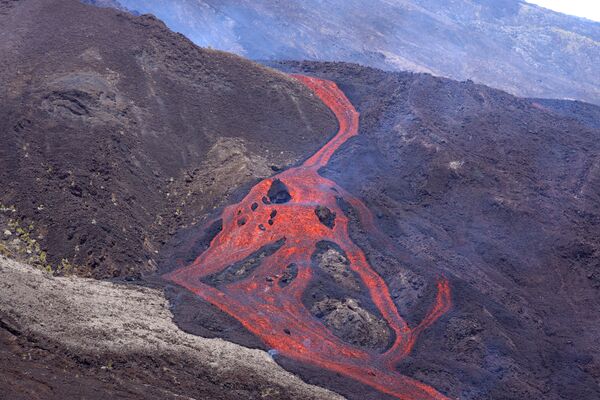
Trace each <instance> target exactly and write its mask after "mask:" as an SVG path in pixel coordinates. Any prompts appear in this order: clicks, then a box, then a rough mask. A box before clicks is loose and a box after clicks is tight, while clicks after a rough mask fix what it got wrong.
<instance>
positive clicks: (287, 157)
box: [0, 0, 336, 276]
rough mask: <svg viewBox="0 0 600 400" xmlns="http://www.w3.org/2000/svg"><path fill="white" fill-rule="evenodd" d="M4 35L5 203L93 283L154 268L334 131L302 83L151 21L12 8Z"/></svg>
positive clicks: (83, 8)
mask: <svg viewBox="0 0 600 400" xmlns="http://www.w3.org/2000/svg"><path fill="white" fill-rule="evenodd" d="M0 37H2V40H1V41H0V98H2V102H1V103H0V135H1V140H0V142H1V143H2V145H1V146H0V186H1V187H2V190H1V191H0V203H3V204H4V205H14V206H16V209H17V214H16V215H17V216H19V217H21V218H24V219H25V221H24V223H22V225H28V224H29V223H30V222H33V224H34V227H35V234H36V235H39V236H38V238H39V239H40V240H41V243H42V247H43V249H44V250H46V251H47V253H48V255H49V258H48V259H49V261H50V262H51V263H53V264H56V263H58V262H59V260H61V259H62V258H66V259H67V260H68V261H69V262H70V263H71V264H75V265H78V266H84V267H90V268H91V269H92V271H93V273H94V275H95V276H110V275H122V274H131V273H136V272H139V271H140V270H144V269H152V268H153V264H154V261H153V257H154V255H155V253H156V251H157V250H158V249H159V248H160V246H161V244H162V243H164V241H165V240H167V239H168V237H169V233H172V232H173V231H174V227H175V226H178V227H181V226H182V225H185V224H187V223H189V222H191V221H194V220H195V219H197V218H199V217H202V216H204V215H206V213H207V212H210V211H212V209H213V207H215V206H219V205H221V204H224V202H226V200H227V197H228V196H229V195H230V194H231V191H233V190H235V189H236V188H238V187H239V186H242V185H244V184H248V183H249V182H252V181H253V180H255V179H257V178H260V177H264V176H266V175H269V174H270V173H272V170H271V168H270V166H271V165H276V166H284V165H287V164H289V163H294V162H297V161H299V160H300V159H301V158H303V157H306V156H307V155H309V154H311V153H312V152H313V151H315V150H316V149H318V148H319V147H320V146H321V145H322V144H323V143H325V141H326V140H327V135H328V134H333V133H335V131H336V122H335V119H334V118H333V115H332V114H331V113H330V111H329V110H328V109H327V108H326V107H325V106H324V105H323V104H322V103H321V102H320V101H318V100H316V98H315V97H314V96H313V94H312V93H311V92H310V91H309V90H308V89H306V88H305V87H304V86H302V85H301V84H299V83H297V82H296V81H295V80H292V79H290V78H288V77H286V76H284V75H283V74H280V73H279V72H275V71H273V70H269V69H267V68H264V67H262V66H258V65H256V64H254V63H251V62H249V61H246V60H243V59H241V58H239V57H237V56H234V55H230V54H225V53H222V52H218V51H212V50H206V49H200V48H198V47H196V46H195V45H193V44H192V43H191V42H190V41H188V40H187V39H185V38H184V37H183V36H181V35H179V34H175V33H172V32H171V31H169V30H168V29H166V27H165V26H164V25H163V24H162V23H161V22H159V21H158V20H156V19H154V18H153V17H147V16H146V17H133V16H131V15H129V14H126V13H121V12H118V11H115V10H113V9H100V8H96V7H92V6H87V5H84V4H81V3H80V2H79V1H77V0H64V1H58V0H56V1H47V0H23V1H5V0H3V1H1V2H0Z"/></svg>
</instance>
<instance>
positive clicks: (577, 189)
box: [273, 62, 600, 400]
mask: <svg viewBox="0 0 600 400" xmlns="http://www.w3.org/2000/svg"><path fill="white" fill-rule="evenodd" d="M273 65H274V66H276V67H279V68H281V69H283V70H285V71H292V72H299V73H305V74H309V75H312V74H314V75H316V76H319V77H322V78H326V79H331V80H333V81H336V82H337V83H338V85H339V86H340V88H341V89H342V90H344V92H345V93H346V94H347V96H348V97H349V99H350V100H351V101H352V102H353V104H355V106H356V107H357V109H358V111H359V112H360V113H361V122H360V124H361V125H360V135H359V136H358V137H356V138H353V139H351V140H349V141H348V142H347V143H345V144H344V145H343V146H342V148H341V149H340V150H339V151H338V152H337V153H336V154H335V155H334V157H333V158H332V160H331V162H330V164H329V165H328V166H327V167H326V168H324V169H323V170H322V171H321V173H322V174H323V175H325V176H326V177H328V178H331V179H333V180H335V181H336V182H338V183H339V184H341V185H342V186H343V187H345V188H347V189H348V190H350V191H351V192H352V193H353V194H355V195H356V196H359V197H360V198H362V199H364V201H365V203H366V204H367V206H368V207H369V208H370V209H371V210H372V211H373V212H374V213H375V214H376V216H377V222H378V225H379V226H380V227H381V229H383V230H384V232H385V233H386V234H387V235H389V236H390V237H392V238H394V240H395V241H396V243H397V245H398V248H399V252H398V253H397V254H395V255H390V254H387V253H386V251H385V250H383V249H381V248H380V246H379V244H378V243H377V242H376V241H373V238H369V237H365V236H364V232H363V231H362V230H361V229H360V227H355V229H353V231H352V235H353V237H354V239H355V240H356V241H357V242H358V243H360V245H361V246H362V247H363V248H365V249H366V251H367V252H368V254H369V258H370V260H371V262H372V263H373V264H374V266H375V267H376V268H377V269H378V271H379V272H380V274H381V275H382V276H383V277H384V278H385V279H386V281H387V282H388V284H389V285H390V288H391V292H392V294H393V295H394V296H395V298H396V301H397V304H398V306H399V309H400V310H401V312H403V313H404V314H405V315H408V316H409V319H412V320H413V321H418V319H419V316H420V315H422V313H423V312H424V311H425V309H426V307H427V304H429V303H428V302H429V301H431V298H430V297H429V295H428V293H430V292H431V291H433V288H432V287H431V282H433V280H434V278H435V276H437V275H439V274H443V275H445V276H448V277H449V278H450V279H451V285H452V288H453V299H454V303H455V304H454V309H453V310H452V311H451V313H450V314H449V315H447V316H446V317H444V318H443V319H442V321H440V322H438V323H436V324H435V325H434V327H432V328H431V329H430V330H429V331H428V332H427V333H426V334H425V335H424V336H423V337H422V338H421V339H420V340H419V343H418V344H417V346H416V348H415V351H414V352H413V355H412V356H411V357H410V358H409V359H407V360H406V362H405V363H404V364H403V365H402V366H401V367H400V370H401V371H402V372H403V373H406V374H409V375H411V376H413V377H415V378H417V379H419V380H422V381H424V382H426V383H428V384H431V385H432V386H434V387H436V388H437V389H439V390H441V391H442V392H443V393H445V394H447V395H449V396H450V397H458V398H461V399H490V398H493V399H515V400H516V399H523V398H545V399H561V398H578V399H595V398H598V396H600V389H599V385H598V383H599V382H600V344H599V343H600V318H599V316H598V313H597V312H596V310H598V309H599V306H600V246H599V244H598V240H597V238H598V237H599V236H600V160H599V159H598V154H599V151H600V143H599V139H600V129H598V122H599V121H600V108H599V107H597V106H592V105H586V104H582V103H576V102H568V101H555V100H553V101H539V100H536V99H520V98H516V97H513V96H511V95H509V94H507V93H504V92H501V91H499V90H495V89H490V88H488V87H485V86H482V85H475V84H473V83H468V82H467V83H464V82H463V83H461V82H456V81H451V80H446V79H441V78H435V77H432V76H429V75H425V74H411V73H386V72H383V71H379V70H374V69H370V68H364V67H360V66H357V65H351V64H343V63H309V62H304V63H293V62H289V63H285V62H284V63H275V64H273Z"/></svg>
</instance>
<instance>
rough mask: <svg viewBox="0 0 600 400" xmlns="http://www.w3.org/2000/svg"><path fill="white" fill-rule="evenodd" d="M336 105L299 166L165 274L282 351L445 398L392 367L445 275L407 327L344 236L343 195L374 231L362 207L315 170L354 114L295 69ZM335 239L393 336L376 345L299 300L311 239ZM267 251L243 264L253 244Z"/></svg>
mask: <svg viewBox="0 0 600 400" xmlns="http://www.w3.org/2000/svg"><path fill="white" fill-rule="evenodd" d="M295 78H296V79H298V80H300V81H301V82H303V83H304V84H305V85H306V86H308V87H309V88H310V89H312V90H313V91H314V92H315V93H316V94H317V95H318V97H319V98H320V99H321V100H322V101H323V102H324V103H325V104H326V105H327V106H328V107H329V108H330V109H331V110H332V111H333V112H334V114H335V115H336V117H337V119H338V121H339V131H338V133H337V134H336V135H335V136H334V137H333V138H332V139H331V140H330V141H329V142H328V143H327V144H326V145H325V146H324V147H323V148H321V149H320V150H319V151H318V152H317V153H316V154H314V155H313V156H312V157H310V158H309V159H308V160H306V161H305V162H304V163H303V164H302V165H300V166H298V167H295V168H291V169H288V170H286V171H284V172H281V173H279V174H277V175H275V176H273V177H270V178H268V179H265V180H263V181H261V182H260V183H258V184H257V185H255V186H254V187H253V188H252V189H251V190H250V193H248V195H247V196H246V197H245V198H244V199H243V200H242V201H241V202H239V203H238V204H234V205H231V206H228V207H227V208H225V210H224V211H223V214H222V215H221V218H222V220H223V223H222V224H223V227H222V230H221V232H219V233H218V234H217V235H216V236H215V238H214V239H213V240H212V242H211V243H210V246H209V247H208V249H207V250H206V251H205V252H203V253H202V254H201V255H200V256H199V257H198V258H197V259H196V260H195V261H194V262H193V263H192V264H190V265H189V266H186V267H184V268H180V269H177V270H175V271H174V272H171V273H169V274H167V275H165V277H166V278H167V279H168V280H170V281H173V282H175V283H177V284H179V285H181V286H183V287H185V288H187V289H189V290H191V291H192V292H194V293H195V294H197V295H198V296H200V297H201V298H203V299H204V300H207V301H209V302H210V303H212V304H213V305H215V306H217V307H219V308H220V309H221V310H223V311H225V312H226V313H228V314H230V315H232V316H233V317H235V318H236V319H237V320H239V321H240V322H241V323H242V324H243V325H244V326H245V327H246V328H247V329H248V330H249V331H251V332H252V333H254V334H255V335H257V336H258V337H259V338H261V339H262V340H263V341H264V342H265V344H266V345H267V346H269V347H271V348H272V349H273V350H275V351H276V352H279V353H281V354H282V355H285V356H287V357H290V358H293V359H296V360H299V361H303V362H307V363H311V364H314V365H316V366H319V367H323V368H326V369H329V370H332V371H335V372H339V373H341V374H344V375H347V376H349V377H351V378H354V379H356V380H358V381H360V382H362V383H365V384H367V385H369V386H372V387H373V388H376V389H378V390H380V391H382V392H384V393H387V394H390V395H393V396H396V397H397V398H399V399H406V400H409V399H410V400H413V399H415V400H416V399H445V398H446V397H445V396H443V395H442V394H440V393H439V392H437V391H436V390H435V389H433V388H431V387H429V386H427V385H424V384H422V383H420V382H418V381H416V380H414V379H411V378H409V377H406V376H403V375H400V374H398V373H397V372H395V368H396V365H397V364H398V363H399V362H400V361H401V360H402V359H403V358H404V357H405V356H406V355H407V354H409V353H410V352H411V350H412V348H413V346H414V343H415V340H416V339H417V337H418V335H419V333H420V332H421V331H423V330H424V329H425V328H427V327H428V326H430V325H431V324H433V323H434V322H435V321H436V320H437V319H438V318H439V317H440V316H441V315H443V314H444V313H445V312H446V311H448V309H449V308H450V306H451V298H450V297H451V296H450V287H449V283H448V281H447V280H446V279H443V278H441V279H440V280H439V281H438V283H437V290H438V293H437V296H436V298H435V303H434V304H433V306H432V307H431V310H430V311H429V313H428V314H427V315H426V316H425V317H424V318H423V320H422V321H421V322H420V323H419V324H418V325H417V326H416V327H414V328H410V327H409V325H408V324H407V323H406V322H405V320H404V319H403V318H402V317H401V316H400V314H399V312H398V309H397V307H396V305H395V304H394V301H393V300H392V297H391V296H390V292H389V289H388V287H387V285H386V283H385V282H384V280H383V279H382V278H381V277H380V276H379V275H378V274H377V273H376V272H375V271H374V270H373V269H372V268H371V266H370V265H369V263H368V262H367V259H366V257H365V255H364V253H363V252H362V251H361V249H360V248H359V247H358V246H356V245H355V244H354V243H353V242H352V240H351V239H350V236H349V228H348V223H349V221H348V217H347V216H345V215H344V211H343V210H342V207H341V205H340V202H342V201H346V202H348V203H350V204H351V205H352V206H353V208H354V209H355V210H356V211H357V213H358V215H359V219H360V221H361V223H362V225H363V226H365V227H367V228H368V229H369V231H371V232H373V235H377V234H376V233H375V229H376V228H375V226H374V224H373V221H372V216H371V214H370V212H369V210H368V209H367V208H366V207H365V206H364V205H363V204H362V203H361V202H360V200H358V199H357V198H355V197H353V196H351V195H350V194H349V193H347V192H346V191H345V190H343V189H342V188H341V187H340V186H338V185H337V184H336V183H335V182H333V181H331V180H329V179H326V178H323V177H322V176H320V175H319V173H318V170H319V168H321V167H324V166H325V165H326V164H327V163H328V161H329V159H330V158H331V156H332V155H333V153H334V152H335V151H336V150H337V149H338V148H339V147H340V146H341V145H342V144H343V143H344V142H345V141H346V140H348V139H349V138H350V137H352V136H355V135H357V133H358V119H359V115H358V113H357V112H356V110H355V109H354V107H353V106H352V104H351V103H350V102H349V101H348V99H347V98H346V96H345V95H344V94H343V93H342V91H340V90H339V89H338V87H337V86H336V85H335V83H333V82H330V81H327V80H322V79H317V78H311V77H306V76H301V75H295ZM323 241H328V242H331V243H335V244H336V245H337V246H339V248H340V249H341V251H343V252H344V253H345V255H346V257H347V258H348V260H349V263H350V264H349V267H350V270H351V271H352V272H353V273H354V274H356V275H357V276H358V277H359V279H360V280H361V281H362V283H363V284H364V286H365V287H366V289H367V290H368V292H369V295H370V298H371V299H372V301H373V303H374V304H375V305H376V307H377V310H378V311H379V312H380V313H381V315H382V316H383V318H384V319H385V321H386V322H387V324H388V325H389V326H390V327H391V329H392V331H393V335H394V340H393V341H392V344H391V346H389V348H388V349H386V350H385V352H383V353H379V352H375V351H367V350H365V349H361V348H358V347H357V346H352V345H350V344H348V343H345V342H344V341H342V340H340V338H339V337H337V336H336V335H334V334H333V333H332V332H331V331H330V330H329V329H328V328H327V327H326V326H325V325H324V324H323V323H322V322H321V321H319V320H318V319H316V318H315V317H314V316H313V315H312V314H311V313H310V312H309V310H308V309H307V307H306V306H305V305H304V304H303V293H304V292H305V290H306V289H307V286H308V284H309V282H310V280H311V279H312V278H313V270H312V269H313V266H312V262H311V255H312V254H313V253H314V252H315V251H316V249H317V246H318V243H320V242H323ZM269 247H270V248H271V250H270V251H269V254H267V255H266V256H264V257H263V258H261V259H260V261H259V262H255V263H254V265H251V266H249V267H247V268H243V266H244V265H243V264H242V266H240V263H242V262H243V261H244V260H246V259H248V258H250V257H251V256H252V255H253V253H257V252H260V251H261V250H262V251H263V253H264V252H265V249H267V248H269Z"/></svg>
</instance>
